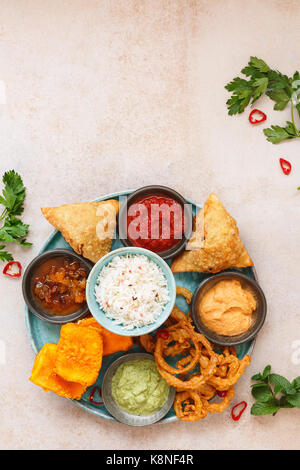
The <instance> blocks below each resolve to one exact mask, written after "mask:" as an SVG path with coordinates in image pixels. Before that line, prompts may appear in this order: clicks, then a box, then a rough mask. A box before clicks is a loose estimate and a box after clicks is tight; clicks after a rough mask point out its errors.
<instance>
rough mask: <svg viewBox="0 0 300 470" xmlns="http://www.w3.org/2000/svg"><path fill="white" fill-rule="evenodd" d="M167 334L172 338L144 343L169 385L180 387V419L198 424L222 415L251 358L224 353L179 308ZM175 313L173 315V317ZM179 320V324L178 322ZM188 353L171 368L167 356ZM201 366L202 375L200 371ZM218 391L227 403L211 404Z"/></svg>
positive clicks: (177, 404) (231, 350)
mask: <svg viewBox="0 0 300 470" xmlns="http://www.w3.org/2000/svg"><path fill="white" fill-rule="evenodd" d="M172 314H173V318H171V321H169V323H168V326H167V327H166V331H167V332H168V335H165V336H159V335H158V336H156V337H151V336H150V337H149V336H148V335H145V337H143V339H142V340H140V344H141V345H142V346H144V347H145V349H146V350H148V351H149V352H152V351H153V348H154V357H155V361H156V365H157V368H158V371H159V373H160V374H161V376H162V377H163V378H164V379H165V380H166V382H167V383H168V384H169V385H171V386H173V387H175V388H176V392H177V393H176V397H175V401H174V409H175V412H176V415H177V417H178V418H179V419H182V420H183V421H197V420H199V419H203V418H205V417H206V415H207V414H208V413H221V412H222V411H224V410H225V409H226V408H227V407H228V405H229V403H230V401H231V400H232V399H233V397H234V384H235V383H236V382H237V381H238V380H239V378H240V377H241V375H242V374H243V372H244V370H245V367H246V366H247V365H249V364H250V356H248V355H246V356H244V358H243V359H241V360H239V359H238V358H237V356H236V353H235V350H234V348H228V347H227V348H224V350H223V353H222V354H218V353H216V352H215V351H214V350H213V347H212V345H211V343H210V342H209V341H208V340H207V339H206V338H205V337H204V336H203V335H202V334H200V333H197V332H196V331H195V330H194V327H193V325H192V322H191V319H190V318H189V317H188V316H187V315H185V314H184V313H183V312H181V311H180V310H179V309H178V308H177V307H176V306H175V307H174V309H173V312H172ZM172 314H171V316H172ZM176 320H177V321H176ZM180 353H181V354H185V355H184V357H183V358H181V359H180V360H178V361H177V363H176V367H172V366H170V365H169V364H168V363H167V362H166V360H165V359H164V358H165V357H168V356H175V355H176V354H180ZM197 366H198V367H200V372H196V371H195V369H196V370H197ZM217 391H223V392H224V391H226V392H227V393H226V395H225V396H224V398H223V400H221V401H218V402H214V403H211V402H210V401H209V400H211V399H213V398H214V397H215V396H216V393H217Z"/></svg>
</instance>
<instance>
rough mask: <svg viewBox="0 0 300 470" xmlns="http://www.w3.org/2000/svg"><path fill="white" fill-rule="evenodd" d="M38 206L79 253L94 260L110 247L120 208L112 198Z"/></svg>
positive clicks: (104, 253) (94, 261)
mask: <svg viewBox="0 0 300 470" xmlns="http://www.w3.org/2000/svg"><path fill="white" fill-rule="evenodd" d="M41 210H42V213H43V215H44V216H45V218H46V219H47V220H48V222H50V224H52V225H53V226H54V227H55V228H56V229H57V230H59V231H60V232H61V233H62V235H63V237H64V239H65V240H66V242H67V243H69V245H70V246H71V247H72V248H73V250H74V251H76V253H78V254H79V255H82V256H84V257H85V258H88V259H89V260H91V261H92V262H93V263H96V262H97V261H98V260H99V259H100V258H102V256H104V255H106V253H108V252H109V251H110V248H111V245H112V240H113V236H114V230H115V227H116V215H117V213H118V211H119V202H118V201H116V200H115V199H111V200H109V201H101V202H80V203H76V204H64V205H63V206H59V207H44V208H42V209H41Z"/></svg>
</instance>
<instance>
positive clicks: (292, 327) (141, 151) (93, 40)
mask: <svg viewBox="0 0 300 470" xmlns="http://www.w3.org/2000/svg"><path fill="white" fill-rule="evenodd" d="M299 21H300V3H299V2H298V1H297V0H294V1H293V0H289V1H287V0H285V1H283V0H252V1H251V2H248V3H245V2H243V1H241V0H240V1H239V0H227V1H226V2H223V1H221V0H187V1H182V0H172V1H169V0H151V1H150V0H114V1H112V0H110V1H109V0H107V1H105V0H85V1H84V0H34V1H33V0H18V1H17V0H9V1H3V2H2V4H1V10H0V63H1V68H0V80H2V82H1V87H2V88H1V90H2V91H3V87H4V84H5V87H6V104H4V103H3V99H1V104H0V146H1V158H0V170H1V174H2V173H3V172H4V171H5V170H7V169H10V168H15V169H16V170H17V171H19V172H20V173H21V174H22V176H23V178H24V181H25V184H26V186H27V188H28V194H27V202H26V210H25V212H24V219H25V220H26V221H27V222H28V223H30V227H31V231H30V239H31V241H33V242H34V245H33V247H32V248H30V249H14V253H15V256H16V259H19V260H21V262H22V264H23V266H24V267H25V266H26V265H27V264H28V262H29V261H30V260H31V259H32V258H33V256H34V255H35V254H36V253H37V252H38V250H39V247H40V246H41V244H42V242H43V240H44V239H45V237H46V236H47V235H48V234H49V233H50V231H51V227H50V226H49V224H48V223H47V222H46V221H45V220H44V219H43V218H42V216H41V213H40V207H41V206H49V205H59V204H61V203H68V202H77V201H82V200H91V199H94V198H96V197H97V196H100V195H101V194H105V193H109V192H114V191H118V190H123V189H126V188H135V187H139V186H142V185H145V184H150V183H158V184H159V183H164V184H166V185H169V186H172V187H174V188H175V189H177V190H178V191H180V192H182V193H183V194H185V195H186V196H187V197H190V198H193V199H194V200H197V201H199V202H203V201H204V200H205V198H206V197H207V196H208V194H209V192H211V191H215V192H216V193H217V194H218V195H219V196H220V198H221V199H222V201H223V202H224V204H225V206H226V207H227V208H228V209H229V210H230V212H231V213H232V214H233V216H235V217H236V219H237V220H238V224H239V227H240V232H241V237H242V239H243V241H244V243H245V245H246V246H247V248H248V250H249V252H250V253H251V256H252V257H253V259H254V262H255V265H256V267H257V271H258V274H259V279H260V282H261V285H262V287H263V289H264V290H265V293H266V296H267V300H268V306H269V311H268V317H267V321H266V323H265V326H264V328H263V330H262V332H261V334H260V335H259V337H258V339H257V343H256V347H255V351H254V356H253V360H252V364H251V366H250V367H249V368H248V369H247V371H246V373H245V374H244V376H243V377H242V379H241V380H240V382H239V384H238V386H237V387H236V398H235V403H237V402H238V401H240V400H246V401H247V402H248V404H249V407H248V410H247V412H245V413H244V415H243V417H242V419H241V420H240V421H239V422H237V423H234V422H233V421H232V419H231V417H230V411H229V410H226V411H225V412H224V413H223V414H222V415H217V414H216V415H211V416H210V417H208V418H207V419H205V420H204V421H200V422H197V423H192V424H189V423H182V422H175V423H172V424H169V425H155V426H150V427H149V428H143V429H135V428H125V427H124V426H123V425H121V424H117V423H111V422H107V421H104V420H101V419H96V418H95V417H94V416H91V415H89V414H87V413H86V412H84V411H83V410H81V409H79V408H77V407H76V406H74V405H73V404H72V403H70V402H68V401H66V400H64V399H61V398H59V397H56V396H55V395H53V394H51V393H49V394H46V393H44V392H43V391H42V390H40V389H39V388H37V387H35V386H34V385H33V384H31V383H30V382H29V381H28V377H29V375H30V372H31V367H32V363H33V360H34V354H33V352H32V350H31V348H30V345H29V340H28V335H27V331H26V328H25V324H24V304H23V300H22V294H21V281H19V280H12V279H6V278H4V276H2V277H1V282H0V289H1V296H0V304H1V315H0V340H1V347H2V346H3V344H4V345H5V351H6V360H4V359H5V358H4V357H2V358H1V364H0V383H1V388H0V398H1V411H0V416H1V419H0V448H3V449H8V448H15V449H25V448H37V449H54V448H58V449H75V448H77V449H114V448H115V446H116V443H117V444H118V448H119V449H135V448H137V447H138V448H140V449H147V448H152V449H166V448H167V449H193V448H196V449H219V448H224V449H232V448H239V449H244V448H251V449H265V448H269V449H289V448H295V447H299V433H300V420H299V417H300V415H299V410H283V411H280V412H279V413H278V415H277V416H276V417H272V416H263V417H252V416H251V415H250V413H249V412H248V411H249V408H250V405H251V403H252V398H251V395H250V388H249V385H250V377H251V375H252V374H254V373H255V372H257V371H258V370H261V369H262V368H263V367H264V366H265V365H266V364H267V363H270V364H272V366H273V368H274V370H276V371H277V372H278V373H282V374H284V375H286V376H287V377H289V378H293V377H295V376H297V375H300V374H299V368H300V366H299V363H300V354H299V341H300V330H299V318H300V317H299V304H300V297H299V278H300V250H299V233H300V214H299V212H300V210H299V207H300V199H299V198H300V194H297V191H296V188H297V186H299V184H300V161H299V145H300V144H299V142H298V141H292V142H290V143H284V144H282V145H279V146H274V145H272V144H270V143H268V142H266V140H265V138H264V135H263V134H262V130H261V127H259V126H257V127H254V126H250V125H249V123H248V119H247V117H248V112H246V113H244V114H242V115H240V116H238V117H229V116H228V115H227V111H226V106H225V101H226V99H227V98H228V93H227V92H226V90H225V89H224V85H225V83H227V82H228V81H229V80H230V79H232V78H233V77H234V76H236V75H237V73H238V72H239V70H240V69H241V68H242V67H243V66H244V65H245V64H246V62H247V61H248V59H249V56H250V55H257V56H260V57H262V58H264V59H265V60H266V61H267V62H268V63H269V64H270V65H272V66H274V68H278V69H279V70H281V71H283V72H285V73H287V74H292V73H293V72H294V71H295V69H296V68H298V69H299V63H298V55H299V40H300V29H299ZM2 98H3V96H2ZM259 108H261V109H263V110H264V111H266V112H267V114H268V121H267V122H268V123H269V124H270V123H281V122H282V123H283V122H284V121H285V119H286V118H287V119H289V112H288V111H287V110H286V111H283V112H282V113H281V114H280V113H279V112H275V111H273V110H272V104H271V102H270V101H269V100H261V102H260V103H259ZM281 156H283V157H286V158H287V159H288V160H290V161H291V162H292V164H293V171H292V174H291V175H290V176H288V177H287V176H284V175H283V174H282V172H281V169H280V166H279V163H278V159H279V157H281ZM297 341H298V343H297ZM297 347H298V352H297ZM287 430H288V432H286V431H287Z"/></svg>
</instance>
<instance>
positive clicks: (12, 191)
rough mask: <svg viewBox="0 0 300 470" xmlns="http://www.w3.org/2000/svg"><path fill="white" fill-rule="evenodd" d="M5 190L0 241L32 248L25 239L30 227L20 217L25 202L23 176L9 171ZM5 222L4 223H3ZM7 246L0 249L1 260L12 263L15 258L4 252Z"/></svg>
mask: <svg viewBox="0 0 300 470" xmlns="http://www.w3.org/2000/svg"><path fill="white" fill-rule="evenodd" d="M2 181H3V184H4V188H3V191H2V196H0V204H2V206H4V209H3V211H2V214H0V222H2V226H1V227H0V241H1V242H4V243H17V244H19V245H21V246H30V245H31V243H29V242H27V241H26V239H25V237H26V235H27V234H28V229H29V225H28V224H24V223H23V222H22V220H21V219H20V218H19V217H18V216H19V215H21V214H22V212H23V210H24V207H23V203H24V200H25V186H24V184H23V181H22V178H21V176H20V175H19V174H18V173H16V172H15V171H14V170H10V171H7V172H6V173H4V175H3V177H2ZM3 221H4V223H3ZM4 248H5V245H1V248H0V260H1V261H11V260H13V256H12V255H11V253H8V252H7V251H6V250H4Z"/></svg>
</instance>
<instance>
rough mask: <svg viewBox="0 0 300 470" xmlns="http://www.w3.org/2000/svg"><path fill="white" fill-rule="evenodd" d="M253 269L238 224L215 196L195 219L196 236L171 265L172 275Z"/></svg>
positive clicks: (212, 195) (210, 198)
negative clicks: (189, 272)
mask: <svg viewBox="0 0 300 470" xmlns="http://www.w3.org/2000/svg"><path fill="white" fill-rule="evenodd" d="M247 266H253V262H252V260H251V258H250V256H249V254H248V253H247V251H246V249H245V247H244V245H243V243H242V242H241V239H240V237H239V230H238V228H237V225H236V221H235V220H234V218H233V217H231V215H230V214H229V213H228V212H227V211H226V209H225V208H224V206H223V205H222V203H221V201H220V200H219V198H218V197H217V196H216V194H214V193H212V194H211V195H210V196H209V197H208V199H207V201H206V202H205V204H204V207H203V209H202V210H201V211H200V212H198V214H197V215H196V217H195V218H194V233H193V235H192V237H191V239H190V240H189V242H188V245H187V248H186V250H185V251H184V252H183V253H182V254H181V255H179V256H178V257H177V258H175V260H174V261H173V263H172V266H171V269H172V271H173V273H179V272H188V271H195V272H202V273H217V272H219V271H222V270H224V269H228V268H233V267H235V268H244V267H247Z"/></svg>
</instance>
